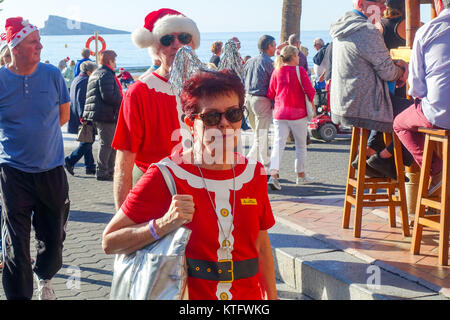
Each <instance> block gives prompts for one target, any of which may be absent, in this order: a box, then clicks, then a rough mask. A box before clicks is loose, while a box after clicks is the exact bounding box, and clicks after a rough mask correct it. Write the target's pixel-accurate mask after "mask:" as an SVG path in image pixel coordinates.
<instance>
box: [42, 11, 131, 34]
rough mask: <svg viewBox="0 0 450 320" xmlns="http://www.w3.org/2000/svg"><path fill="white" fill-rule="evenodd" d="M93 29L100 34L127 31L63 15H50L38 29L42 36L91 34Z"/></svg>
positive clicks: (124, 32)
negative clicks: (42, 26) (75, 19)
mask: <svg viewBox="0 0 450 320" xmlns="http://www.w3.org/2000/svg"><path fill="white" fill-rule="evenodd" d="M95 31H98V33H100V34H127V33H130V32H128V31H123V30H114V29H109V28H104V27H101V26H97V25H95V24H91V23H86V22H79V21H74V20H70V19H67V18H63V17H58V16H53V15H50V16H49V17H48V20H47V21H45V26H44V28H42V29H39V32H40V34H41V35H43V36H65V35H71V36H72V35H85V34H86V35H92V34H94V32H95Z"/></svg>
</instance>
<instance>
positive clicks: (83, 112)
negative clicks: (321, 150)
mask: <svg viewBox="0 0 450 320" xmlns="http://www.w3.org/2000/svg"><path fill="white" fill-rule="evenodd" d="M400 2H402V1H398V0H397V1H395V0H390V1H387V4H388V8H390V9H389V10H388V11H387V12H388V13H390V14H391V15H387V16H386V17H385V19H382V20H378V21H381V23H377V24H375V25H374V24H373V23H372V22H378V21H377V20H376V19H375V20H374V19H369V17H370V15H371V14H372V13H373V6H376V7H377V8H379V12H384V11H385V10H386V4H385V1H384V0H353V10H350V11H349V12H347V13H346V14H345V15H344V16H343V17H342V18H340V19H339V20H338V21H336V22H335V23H333V24H332V25H331V29H330V34H331V36H332V42H331V43H329V44H326V43H324V41H323V40H322V39H316V40H314V44H313V45H314V48H315V49H316V51H317V53H316V54H315V56H314V59H313V61H314V68H313V73H315V75H316V82H315V83H314V84H313V83H312V82H311V70H310V68H309V67H308V63H307V59H306V56H307V55H308V52H307V50H305V49H306V48H305V47H303V46H301V42H300V36H299V35H298V34H293V35H291V36H290V37H289V39H288V41H286V42H284V43H281V44H280V45H277V42H276V39H275V38H274V37H273V36H270V35H263V36H262V37H261V38H260V39H259V41H258V49H259V54H258V55H256V56H254V57H244V58H243V59H242V58H241V61H240V62H239V63H242V65H243V69H244V75H243V78H241V77H239V75H237V74H236V73H235V72H233V71H231V70H227V69H224V70H219V66H220V59H221V53H222V51H223V42H221V41H217V42H214V43H213V44H212V46H211V51H212V54H213V56H212V57H211V60H210V61H209V65H208V66H209V69H208V70H202V71H199V72H197V73H196V74H195V75H193V76H192V77H191V78H190V79H188V80H187V81H186V82H185V83H184V84H183V87H182V88H181V91H180V92H179V93H178V92H176V91H175V90H173V88H172V86H171V84H170V82H169V79H170V75H171V72H172V69H173V67H174V59H175V56H176V53H177V52H178V50H179V49H180V48H181V47H183V46H185V45H189V46H190V47H191V48H192V49H194V50H195V49H197V48H198V47H199V45H200V32H199V30H198V28H197V25H196V23H195V22H194V21H193V20H192V19H190V18H189V17H187V16H185V15H183V14H181V13H180V12H178V11H175V10H172V9H160V10H157V11H152V12H150V13H149V14H148V15H147V16H146V18H145V23H144V25H143V27H141V28H139V29H138V30H136V31H134V32H133V33H132V40H133V42H134V44H135V45H136V46H138V47H139V48H143V49H144V48H145V49H148V51H149V53H150V55H151V57H152V61H153V62H154V64H155V65H154V66H153V67H151V68H150V69H149V70H148V71H147V72H145V73H144V74H142V75H141V76H140V77H139V78H138V80H137V81H134V80H131V79H132V78H133V77H132V76H131V75H130V74H129V73H127V72H126V71H125V70H123V69H119V75H116V73H115V70H116V57H117V54H116V53H115V52H114V51H113V50H106V51H103V52H101V53H100V54H99V56H98V59H99V65H97V64H95V63H94V62H93V61H91V60H90V59H89V51H88V50H86V49H84V50H83V51H82V59H81V60H78V61H77V62H76V63H75V62H73V61H72V62H69V61H70V59H64V60H63V61H64V66H63V64H60V66H59V69H58V68H57V67H54V66H52V65H50V64H45V63H41V62H40V52H41V49H42V44H41V42H40V37H39V30H38V29H37V28H36V27H35V26H33V25H32V24H29V23H27V22H26V21H24V20H23V19H22V18H20V17H17V18H10V19H8V20H7V22H6V26H5V28H6V35H5V37H4V39H3V38H2V41H4V44H6V45H4V46H2V47H1V48H0V61H1V63H2V66H3V67H2V68H0V107H1V108H0V119H1V126H2V130H0V145H1V148H0V191H1V199H2V205H3V209H2V223H3V224H4V225H3V228H2V229H3V230H4V232H2V235H3V241H2V243H3V249H2V252H3V254H4V268H3V275H2V277H3V287H4V290H5V294H6V297H7V299H31V298H32V294H33V277H34V278H35V279H36V281H37V285H38V296H39V298H40V299H55V298H56V295H55V292H54V290H53V289H52V286H51V279H52V278H53V277H54V275H55V274H56V273H57V272H58V270H59V269H60V268H61V266H62V250H63V242H64V239H65V234H66V226H67V220H68V213H69V210H70V200H69V192H68V191H69V184H68V180H67V176H66V173H65V170H64V167H65V169H66V170H67V172H69V174H71V175H74V174H75V173H74V167H75V164H76V163H77V162H78V161H79V160H80V159H81V158H82V157H84V165H85V170H86V171H85V172H86V174H88V175H96V179H97V180H100V181H113V193H114V205H115V209H116V212H117V213H116V214H115V215H114V217H113V218H112V220H111V221H110V222H109V223H108V225H107V226H106V228H105V230H104V233H103V236H102V246H103V249H104V251H105V253H107V254H121V253H125V254H129V253H132V252H134V251H136V250H138V249H140V248H143V247H145V246H147V245H149V244H151V243H153V242H154V241H157V240H158V239H159V238H161V237H163V236H164V235H166V234H168V233H170V232H171V231H173V230H175V229H177V228H179V227H180V226H185V227H187V228H189V229H190V230H192V235H191V238H190V240H189V243H188V244H187V249H186V258H187V259H186V260H187V265H188V275H189V276H188V285H187V287H188V291H189V297H190V299H219V300H230V299H239V300H246V299H277V291H276V286H275V271H274V260H273V256H272V249H271V244H270V240H269V237H268V232H267V230H268V229H270V228H271V227H272V226H273V225H274V223H275V220H274V217H273V213H272V209H271V205H270V202H269V198H268V187H270V188H272V189H273V190H281V184H280V182H279V172H280V163H281V159H282V154H283V151H284V148H285V144H286V140H287V139H288V135H289V132H292V134H293V138H294V141H295V149H296V157H295V163H294V171H295V173H296V175H297V179H296V183H297V184H309V183H313V182H314V178H313V177H311V176H310V175H309V174H308V173H307V165H306V154H307V148H306V146H307V124H308V118H307V104H308V102H311V103H312V104H313V100H314V96H315V92H316V91H315V89H317V88H322V86H324V85H325V82H327V81H328V85H329V87H330V91H331V92H330V95H331V96H330V102H331V116H332V119H333V122H335V123H337V124H342V125H345V126H355V127H362V128H367V129H370V130H373V132H372V134H371V140H370V143H369V147H368V148H369V152H368V155H369V157H368V159H367V165H368V168H371V169H369V171H368V174H369V175H371V176H391V175H393V172H394V171H395V170H394V171H392V168H394V169H395V167H393V166H395V163H392V154H393V152H392V149H391V148H392V146H386V145H384V144H383V142H382V141H380V139H379V137H380V133H382V132H390V131H392V130H395V132H396V133H397V135H398V136H399V138H400V140H401V142H402V143H403V145H404V149H403V151H404V161H405V164H408V165H409V164H411V163H412V162H413V161H415V162H417V163H418V164H419V165H421V159H422V154H423V145H424V138H423V136H422V135H421V134H419V133H418V132H417V130H418V128H419V127H428V128H432V127H439V128H444V129H450V120H449V119H450V117H449V112H448V106H447V105H446V103H447V102H448V101H449V92H450V90H449V89H450V77H449V75H450V72H449V71H450V70H449V64H448V61H450V59H449V58H450V57H449V54H450V50H449V49H450V48H449V45H450V39H449V36H450V0H434V3H435V7H436V10H437V13H438V17H437V18H436V19H434V20H432V21H431V22H429V23H427V24H425V25H424V26H423V27H422V28H421V29H420V30H419V31H418V32H417V35H416V38H415V41H414V46H413V49H412V57H411V62H410V64H409V66H408V65H407V64H406V63H405V62H403V61H397V60H395V61H394V60H392V59H391V57H390V53H389V50H388V48H389V46H390V45H394V44H392V42H395V45H397V44H398V43H400V42H401V39H403V38H402V32H401V28H399V27H398V25H399V24H400V23H401V21H402V19H401V17H402V10H404V7H402V6H400V5H398V4H399V3H400ZM403 14H404V11H403ZM399 17H400V18H399ZM392 32H395V35H392ZM399 39H400V40H399ZM232 40H233V41H234V43H235V44H236V48H237V50H239V49H240V41H239V39H237V38H233V39H232ZM273 57H275V62H274V61H273V59H272V58H273ZM67 62H69V65H68V66H67ZM66 73H67V74H66ZM72 73H73V77H71V76H70V77H69V76H68V75H69V74H72ZM330 80H331V84H330V82H329V81H330ZM132 81H134V83H131V82H132ZM406 81H408V82H409V84H410V90H409V95H411V96H412V97H413V98H415V100H408V99H406V96H405V91H403V93H402V91H400V90H396V88H397V89H399V88H402V87H404V85H405V83H406ZM389 82H392V83H394V87H396V88H393V87H392V84H391V85H389ZM122 86H126V87H127V90H126V91H125V92H124V90H123V88H122ZM69 89H70V90H69ZM402 95H403V96H402ZM36 97H39V99H37V98H36ZM308 100H309V101H308ZM245 117H247V118H248V121H249V124H250V126H251V128H252V129H253V143H252V146H251V149H250V151H249V153H248V154H247V156H245V155H243V154H240V153H238V152H236V150H237V149H238V144H239V135H240V130H241V127H242V125H243V120H244V118H245ZM66 123H68V131H69V132H70V133H74V134H76V133H77V132H78V129H79V127H80V125H83V124H91V125H93V126H94V128H95V131H94V133H93V134H96V135H98V140H99V152H98V155H97V163H95V160H94V156H93V153H92V145H93V142H80V144H79V146H78V148H77V149H76V150H74V151H73V152H72V153H71V154H70V155H68V156H66V157H65V156H64V146H63V139H62V134H61V126H63V125H65V124H66ZM272 124H273V128H274V139H273V145H272V151H271V154H269V150H270V145H269V136H268V133H269V129H270V127H271V126H272ZM176 132H177V133H179V134H178V135H175V134H174V133H176ZM93 141H95V138H94V139H93ZM155 163H160V164H163V165H165V166H166V167H167V168H168V169H169V171H170V173H171V175H172V176H173V178H174V181H175V184H176V188H177V190H178V194H176V195H174V196H172V195H171V194H170V192H169V190H168V189H167V188H165V187H161V186H163V185H165V181H164V178H163V176H162V174H161V172H160V171H159V170H158V168H157V167H156V166H155V165H154V164H155ZM441 175H442V161H440V159H439V158H438V157H437V156H436V157H435V158H434V159H433V164H432V177H431V178H430V180H431V186H430V187H432V188H436V187H438V186H439V182H440V181H441V180H440V179H441V178H442V177H441ZM243 199H245V200H246V201H243ZM31 225H32V226H33V227H34V229H35V232H36V240H37V245H38V247H39V250H38V252H37V257H36V260H35V261H33V263H30V261H31V257H30V248H29V245H30V231H31V230H30V226H31ZM223 261H232V264H231V266H232V269H231V272H233V278H232V279H231V280H230V279H228V278H227V277H228V275H229V272H227V271H228V270H225V271H226V272H223V273H224V274H221V273H220V272H218V270H221V268H223ZM199 266H209V267H208V268H200V267H199ZM203 269H205V270H203ZM228 280H230V281H228Z"/></svg>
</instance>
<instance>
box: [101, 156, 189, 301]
mask: <svg viewBox="0 0 450 320" xmlns="http://www.w3.org/2000/svg"><path fill="white" fill-rule="evenodd" d="M156 166H157V167H158V168H159V170H160V171H161V173H162V175H163V177H164V180H165V181H166V184H167V187H168V188H169V190H170V193H171V194H172V195H175V194H176V192H177V191H176V187H175V182H174V180H173V177H172V175H171V173H170V171H169V170H168V169H167V167H166V166H165V165H163V164H161V163H157V164H156ZM190 235H191V230H189V229H188V228H185V227H180V228H178V229H176V230H174V231H172V232H171V233H169V234H167V235H166V236H164V237H162V238H161V239H159V240H157V241H155V242H153V243H151V244H150V245H148V246H146V247H144V248H142V249H140V250H137V251H136V252H134V253H132V254H129V255H125V254H119V255H116V259H115V261H114V273H113V280H112V284H111V293H110V300H186V299H187V286H186V283H187V265H186V257H185V250H186V245H187V243H188V241H189V238H190Z"/></svg>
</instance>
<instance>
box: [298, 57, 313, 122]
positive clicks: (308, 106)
mask: <svg viewBox="0 0 450 320" xmlns="http://www.w3.org/2000/svg"><path fill="white" fill-rule="evenodd" d="M296 70H297V77H298V81H299V82H300V86H301V87H302V89H303V92H304V93H305V103H306V113H307V118H308V121H311V120H312V118H314V115H315V114H314V107H313V105H312V103H311V101H310V100H309V98H308V95H307V94H306V91H305V88H304V87H303V84H302V80H301V78H300V67H299V66H297V67H296Z"/></svg>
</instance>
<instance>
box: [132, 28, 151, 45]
mask: <svg viewBox="0 0 450 320" xmlns="http://www.w3.org/2000/svg"><path fill="white" fill-rule="evenodd" d="M131 40H133V42H134V44H135V45H136V46H137V47H139V48H141V49H143V48H148V47H150V46H154V42H155V37H154V36H153V34H152V33H151V32H150V31H148V29H146V28H143V27H142V28H139V29H136V30H134V31H133V33H132V34H131Z"/></svg>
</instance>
